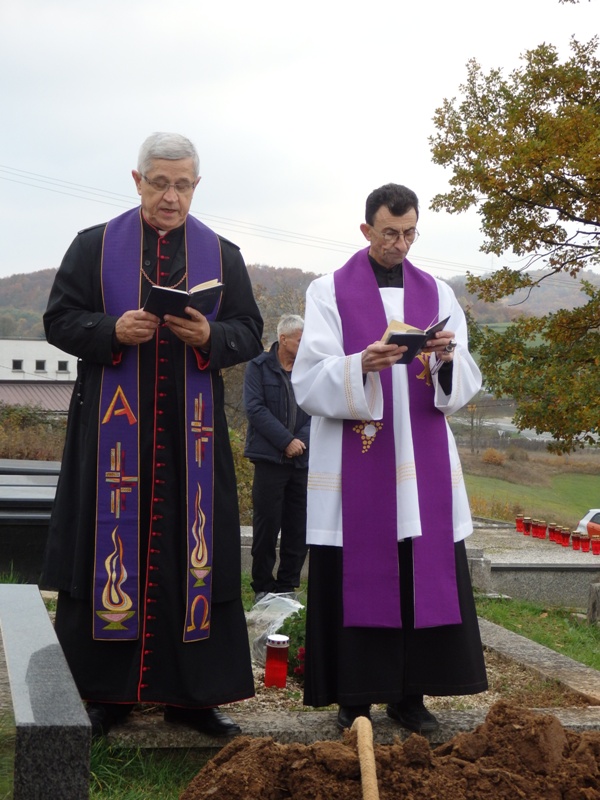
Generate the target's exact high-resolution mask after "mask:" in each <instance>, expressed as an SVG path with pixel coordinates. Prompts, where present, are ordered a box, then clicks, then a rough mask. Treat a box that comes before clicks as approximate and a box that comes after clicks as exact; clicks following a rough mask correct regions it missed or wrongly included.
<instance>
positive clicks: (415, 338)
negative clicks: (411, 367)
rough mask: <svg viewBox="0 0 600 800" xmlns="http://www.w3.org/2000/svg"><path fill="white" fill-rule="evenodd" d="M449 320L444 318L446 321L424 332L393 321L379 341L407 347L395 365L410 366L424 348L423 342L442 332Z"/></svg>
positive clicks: (395, 320) (404, 323)
mask: <svg viewBox="0 0 600 800" xmlns="http://www.w3.org/2000/svg"><path fill="white" fill-rule="evenodd" d="M449 319H450V317H446V319H443V320H442V321H441V322H438V323H437V325H433V326H432V327H431V328H427V330H426V331H423V330H421V328H415V327H414V326H413V325H407V324H406V322H400V321H399V320H397V319H393V320H392V321H391V322H390V324H389V325H388V326H387V328H386V330H385V333H384V334H383V336H382V337H381V341H382V342H383V343H384V344H397V345H400V346H405V347H408V350H407V351H406V353H404V355H403V356H402V358H399V359H398V361H396V364H410V362H411V361H412V360H413V358H415V357H416V356H418V355H419V353H420V352H421V350H422V349H423V348H424V347H425V342H427V341H429V339H433V337H434V336H435V334H436V333H437V332H438V331H443V330H444V326H445V324H446V323H447V322H448V320H449Z"/></svg>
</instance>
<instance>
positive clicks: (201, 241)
mask: <svg viewBox="0 0 600 800" xmlns="http://www.w3.org/2000/svg"><path fill="white" fill-rule="evenodd" d="M185 235H186V259H187V276H188V278H187V280H188V286H190V285H191V286H193V285H195V284H197V283H200V282H202V281H205V280H210V279H211V278H221V255H220V246H219V241H218V238H217V236H216V234H215V233H213V231H211V230H210V229H209V228H207V227H206V226H205V225H203V224H202V223H201V222H199V221H198V220H196V219H194V218H193V217H188V218H187V220H186V230H185ZM142 243H143V234H142V220H141V214H140V210H139V209H133V210H132V211H128V212H126V213H125V214H122V215H121V216H119V217H117V218H116V219H114V220H111V221H110V222H109V223H108V225H107V228H106V232H105V235H104V244H103V254H102V291H103V297H104V308H105V311H106V313H108V314H111V315H114V316H120V315H121V314H123V313H124V312H125V311H127V310H129V309H132V308H139V305H140V275H141V270H140V265H141V257H142ZM216 313H217V309H215V310H214V311H213V312H212V314H210V315H208V318H209V319H212V318H214V316H215V315H216ZM138 355H139V348H136V347H126V348H124V350H123V354H122V358H121V362H120V364H118V365H116V366H111V367H104V370H103V376H102V388H101V399H100V409H99V434H98V473H97V509H96V512H97V513H96V520H97V522H96V551H95V564H94V590H93V605H94V614H93V617H94V631H93V635H94V638H95V639H106V640H123V639H126V640H128V639H137V638H138V637H139V632H140V624H141V623H140V585H139V583H140V568H139V564H140V531H139V518H140V514H139V475H140V464H139V435H140V426H139V360H138ZM182 378H183V380H184V383H185V419H186V442H185V447H186V471H187V475H186V482H187V494H186V497H187V502H186V531H187V544H188V547H187V567H186V575H187V608H186V619H185V621H184V623H183V624H184V630H183V640H184V641H186V642H190V641H197V640H199V639H205V638H207V637H208V636H209V634H210V598H211V587H212V531H213V505H214V497H213V494H214V487H213V466H214V454H213V448H214V444H213V435H212V434H213V425H214V420H213V398H212V382H211V378H210V373H209V372H208V371H201V370H199V369H198V366H197V361H196V356H195V353H194V351H193V348H191V347H186V353H185V374H184V375H183V376H182ZM166 500H167V501H168V502H172V501H175V502H177V500H176V499H175V498H166ZM182 622H183V621H182Z"/></svg>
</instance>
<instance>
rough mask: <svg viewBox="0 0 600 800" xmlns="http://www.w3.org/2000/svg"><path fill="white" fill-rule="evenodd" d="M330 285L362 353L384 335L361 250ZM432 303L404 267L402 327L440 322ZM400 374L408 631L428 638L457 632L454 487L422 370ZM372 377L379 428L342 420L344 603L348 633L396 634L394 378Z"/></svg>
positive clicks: (348, 340)
mask: <svg viewBox="0 0 600 800" xmlns="http://www.w3.org/2000/svg"><path fill="white" fill-rule="evenodd" d="M334 283H335V293H336V302H337V306H338V310H339V313H340V317H341V320H342V331H343V338H344V351H345V353H346V354H347V355H351V354H353V353H358V352H361V351H362V350H364V349H365V347H367V345H369V344H371V343H372V342H374V341H376V340H378V339H379V338H380V337H381V335H382V333H383V331H384V330H385V328H386V326H387V319H386V314H385V309H384V306H383V300H382V299H381V294H380V291H379V287H378V286H377V281H376V279H375V275H374V273H373V270H372V268H371V265H370V263H369V260H368V248H366V249H364V250H361V251H360V252H358V253H356V254H355V255H354V256H352V258H351V259H350V260H349V261H348V262H347V263H346V264H345V266H344V267H342V268H341V269H340V270H338V271H337V272H336V273H335V274H334ZM438 302H439V301H438V293H437V286H436V285H435V281H434V280H433V278H431V277H430V276H429V275H427V274H426V273H424V272H422V271H421V270H417V269H416V268H415V267H413V266H412V264H410V263H409V262H408V261H406V260H405V261H404V309H405V318H406V319H408V320H410V323H411V324H413V325H416V326H417V327H420V328H423V329H425V328H426V327H428V326H429V325H430V324H431V321H432V320H433V319H434V318H435V317H436V315H437V313H438ZM404 368H405V367H403V366H402V365H400V366H396V367H392V369H404ZM406 369H407V370H408V384H409V398H410V416H411V430H412V438H413V447H414V454H415V467H416V475H417V489H418V497H419V513H420V516H421V529H422V536H421V537H417V538H416V539H414V540H413V544H414V550H413V557H414V599H415V619H414V624H415V627H416V628H426V627H432V626H437V625H448V624H454V623H459V622H460V609H459V607H458V594H457V588H456V577H455V561H454V541H453V525H452V484H451V473H450V459H449V453H448V441H447V431H446V423H445V419H444V416H443V414H442V413H441V412H439V411H438V410H437V409H436V408H435V404H434V387H433V386H432V382H431V379H430V374H429V367H428V360H425V363H423V361H421V360H419V359H415V360H414V361H413V362H412V363H411V364H410V365H408V367H406ZM379 375H380V380H381V385H382V391H383V418H382V419H381V420H377V421H373V420H362V421H358V422H357V421H356V420H350V419H347V420H344V430H343V435H342V526H343V537H344V541H343V549H344V552H343V570H344V573H343V599H344V625H345V626H348V627H351V626H363V627H401V626H402V622H401V614H400V577H399V571H398V549H397V548H398V545H397V541H398V528H397V526H398V523H397V505H396V456H395V445H394V424H393V401H394V399H393V388H392V370H391V369H387V370H383V371H382V372H380V373H379ZM432 476H433V477H432ZM432 485H433V486H434V489H433V491H432Z"/></svg>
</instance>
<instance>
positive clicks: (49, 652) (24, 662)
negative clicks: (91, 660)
mask: <svg viewBox="0 0 600 800" xmlns="http://www.w3.org/2000/svg"><path fill="white" fill-rule="evenodd" d="M0 635H1V637H2V644H3V650H4V659H5V667H4V674H3V675H0V685H2V686H3V687H4V691H6V685H7V683H8V687H9V689H10V702H11V706H12V717H13V722H14V772H13V775H14V778H13V782H14V789H13V791H14V799H15V800H38V798H60V799H61V800H85V799H86V798H87V797H88V796H89V754H90V743H91V726H90V723H89V719H88V717H87V714H86V713H85V709H84V707H83V704H82V702H81V700H80V698H79V693H78V691H77V688H76V686H75V683H74V681H73V678H72V676H71V673H70V671H69V668H68V666H67V663H66V661H65V658H64V655H63V652H62V650H61V648H60V645H59V644H58V641H57V639H56V635H55V633H54V628H53V627H52V624H51V622H50V618H49V617H48V613H47V611H46V607H45V606H44V603H43V601H42V598H41V596H40V593H39V590H38V588H37V586H32V585H14V584H0ZM7 713H8V711H7Z"/></svg>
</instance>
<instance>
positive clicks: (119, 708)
mask: <svg viewBox="0 0 600 800" xmlns="http://www.w3.org/2000/svg"><path fill="white" fill-rule="evenodd" d="M132 709H133V705H132V704H131V705H130V704H129V703H123V704H122V705H121V704H119V703H88V704H87V706H86V709H85V710H86V711H87V715H88V717H89V718H90V722H91V723H92V739H99V738H100V737H101V736H106V735H107V734H108V732H109V731H110V729H111V728H112V726H113V725H118V724H119V722H124V720H125V719H126V718H127V717H128V716H129V714H130V713H131V711H132Z"/></svg>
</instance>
